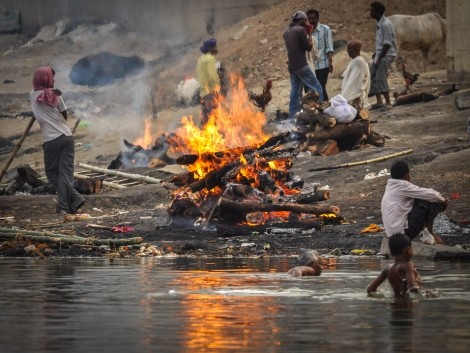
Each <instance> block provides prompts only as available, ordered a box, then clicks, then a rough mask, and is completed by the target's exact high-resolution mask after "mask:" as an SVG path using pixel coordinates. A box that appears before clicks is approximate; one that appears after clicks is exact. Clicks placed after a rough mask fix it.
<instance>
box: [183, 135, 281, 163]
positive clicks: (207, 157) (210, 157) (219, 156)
mask: <svg viewBox="0 0 470 353" xmlns="http://www.w3.org/2000/svg"><path fill="white" fill-rule="evenodd" d="M289 134H290V132H284V133H282V134H278V135H275V136H271V137H270V138H268V139H267V140H266V141H265V142H263V143H262V144H261V145H259V146H258V145H251V146H245V147H235V148H231V149H227V150H225V151H216V152H207V153H201V154H199V155H198V154H185V155H182V156H180V157H178V158H176V163H177V164H180V165H191V164H193V163H195V162H196V161H197V160H204V161H213V162H217V161H219V160H227V159H228V160H234V159H237V158H238V157H240V155H242V154H243V155H247V154H251V153H253V152H255V151H261V150H264V149H267V148H270V147H273V146H276V145H278V144H280V143H281V142H283V141H285V140H286V138H287V137H288V136H289Z"/></svg>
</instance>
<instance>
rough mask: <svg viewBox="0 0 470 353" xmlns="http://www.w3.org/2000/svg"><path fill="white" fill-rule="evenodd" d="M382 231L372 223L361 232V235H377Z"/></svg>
mask: <svg viewBox="0 0 470 353" xmlns="http://www.w3.org/2000/svg"><path fill="white" fill-rule="evenodd" d="M382 231H383V229H382V228H380V227H379V226H378V225H377V224H375V223H372V224H370V225H369V226H368V227H366V228H364V229H363V230H361V233H378V232H382Z"/></svg>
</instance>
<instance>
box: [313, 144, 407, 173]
mask: <svg viewBox="0 0 470 353" xmlns="http://www.w3.org/2000/svg"><path fill="white" fill-rule="evenodd" d="M412 152H413V150H412V149H409V150H406V151H401V152H396V153H392V154H389V155H386V156H381V157H377V158H373V159H367V160H364V161H358V162H351V163H344V164H338V165H335V166H331V167H322V168H312V169H309V170H308V171H309V172H319V171H321V170H333V169H339V168H346V167H356V166H358V165H364V164H370V163H375V162H382V161H385V160H387V159H391V158H395V157H399V156H403V155H405V154H410V153H412Z"/></svg>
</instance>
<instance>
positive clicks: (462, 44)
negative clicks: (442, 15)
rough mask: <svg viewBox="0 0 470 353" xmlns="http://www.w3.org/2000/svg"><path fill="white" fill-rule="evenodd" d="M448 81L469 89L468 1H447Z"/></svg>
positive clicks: (469, 25)
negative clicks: (461, 83)
mask: <svg viewBox="0 0 470 353" xmlns="http://www.w3.org/2000/svg"><path fill="white" fill-rule="evenodd" d="M446 12H447V16H446V17H447V57H448V69H447V74H448V79H449V81H453V82H466V84H464V85H463V86H465V87H470V84H469V82H470V40H468V34H469V33H470V19H469V16H468V14H470V1H468V0H447V2H446Z"/></svg>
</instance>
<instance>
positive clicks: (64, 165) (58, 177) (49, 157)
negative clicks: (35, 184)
mask: <svg viewBox="0 0 470 353" xmlns="http://www.w3.org/2000/svg"><path fill="white" fill-rule="evenodd" d="M73 163H74V142H73V137H72V136H65V135H62V136H59V137H58V138H56V139H54V140H52V141H48V142H46V143H44V166H45V169H46V176H47V179H49V181H50V182H51V183H52V185H53V186H54V188H55V189H56V191H57V212H60V211H62V210H64V211H66V212H67V213H74V212H75V211H76V210H77V209H78V208H79V207H80V206H81V205H82V204H83V203H84V202H85V199H84V198H83V196H82V195H80V193H79V192H78V191H77V190H75V189H74V188H73V182H74V179H73Z"/></svg>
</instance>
